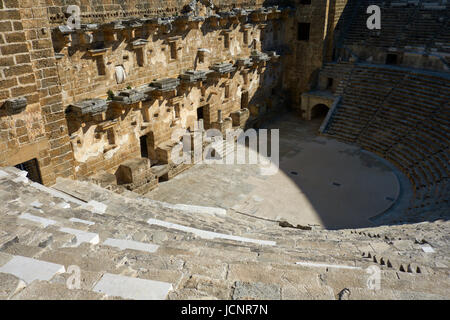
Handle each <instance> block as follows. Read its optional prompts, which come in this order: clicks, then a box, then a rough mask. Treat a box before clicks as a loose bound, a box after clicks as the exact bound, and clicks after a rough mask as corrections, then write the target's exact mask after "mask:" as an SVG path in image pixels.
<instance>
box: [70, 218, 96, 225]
mask: <svg viewBox="0 0 450 320" xmlns="http://www.w3.org/2000/svg"><path fill="white" fill-rule="evenodd" d="M69 221H72V222H78V223H82V224H87V225H88V226H93V225H94V224H95V222H92V221H87V220H83V219H78V218H70V219H69Z"/></svg>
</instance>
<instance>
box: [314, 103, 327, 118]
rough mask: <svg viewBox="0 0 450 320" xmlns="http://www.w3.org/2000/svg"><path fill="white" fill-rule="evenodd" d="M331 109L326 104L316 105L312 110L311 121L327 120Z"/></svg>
mask: <svg viewBox="0 0 450 320" xmlns="http://www.w3.org/2000/svg"><path fill="white" fill-rule="evenodd" d="M328 110H329V108H328V107H327V106H326V105H324V104H316V105H315V106H314V107H313V108H312V109H311V119H316V118H325V116H326V115H327V113H328Z"/></svg>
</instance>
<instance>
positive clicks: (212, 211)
mask: <svg viewBox="0 0 450 320" xmlns="http://www.w3.org/2000/svg"><path fill="white" fill-rule="evenodd" d="M173 208H174V209H176V210H180V211H187V212H191V213H202V214H209V215H214V216H215V215H218V216H225V215H226V214H227V210H225V209H222V208H217V207H204V206H194V205H190V204H175V205H174V206H173Z"/></svg>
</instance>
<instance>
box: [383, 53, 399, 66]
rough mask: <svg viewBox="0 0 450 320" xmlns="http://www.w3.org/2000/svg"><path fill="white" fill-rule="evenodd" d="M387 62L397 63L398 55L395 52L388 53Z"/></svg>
mask: <svg viewBox="0 0 450 320" xmlns="http://www.w3.org/2000/svg"><path fill="white" fill-rule="evenodd" d="M386 64H397V55H396V54H395V53H388V54H387V56H386Z"/></svg>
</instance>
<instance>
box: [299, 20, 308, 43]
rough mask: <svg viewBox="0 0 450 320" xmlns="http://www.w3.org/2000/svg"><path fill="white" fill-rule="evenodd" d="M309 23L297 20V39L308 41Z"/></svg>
mask: <svg viewBox="0 0 450 320" xmlns="http://www.w3.org/2000/svg"><path fill="white" fill-rule="evenodd" d="M309 29H310V24H309V23H304V22H299V23H298V25H297V40H299V41H308V40H309Z"/></svg>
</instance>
